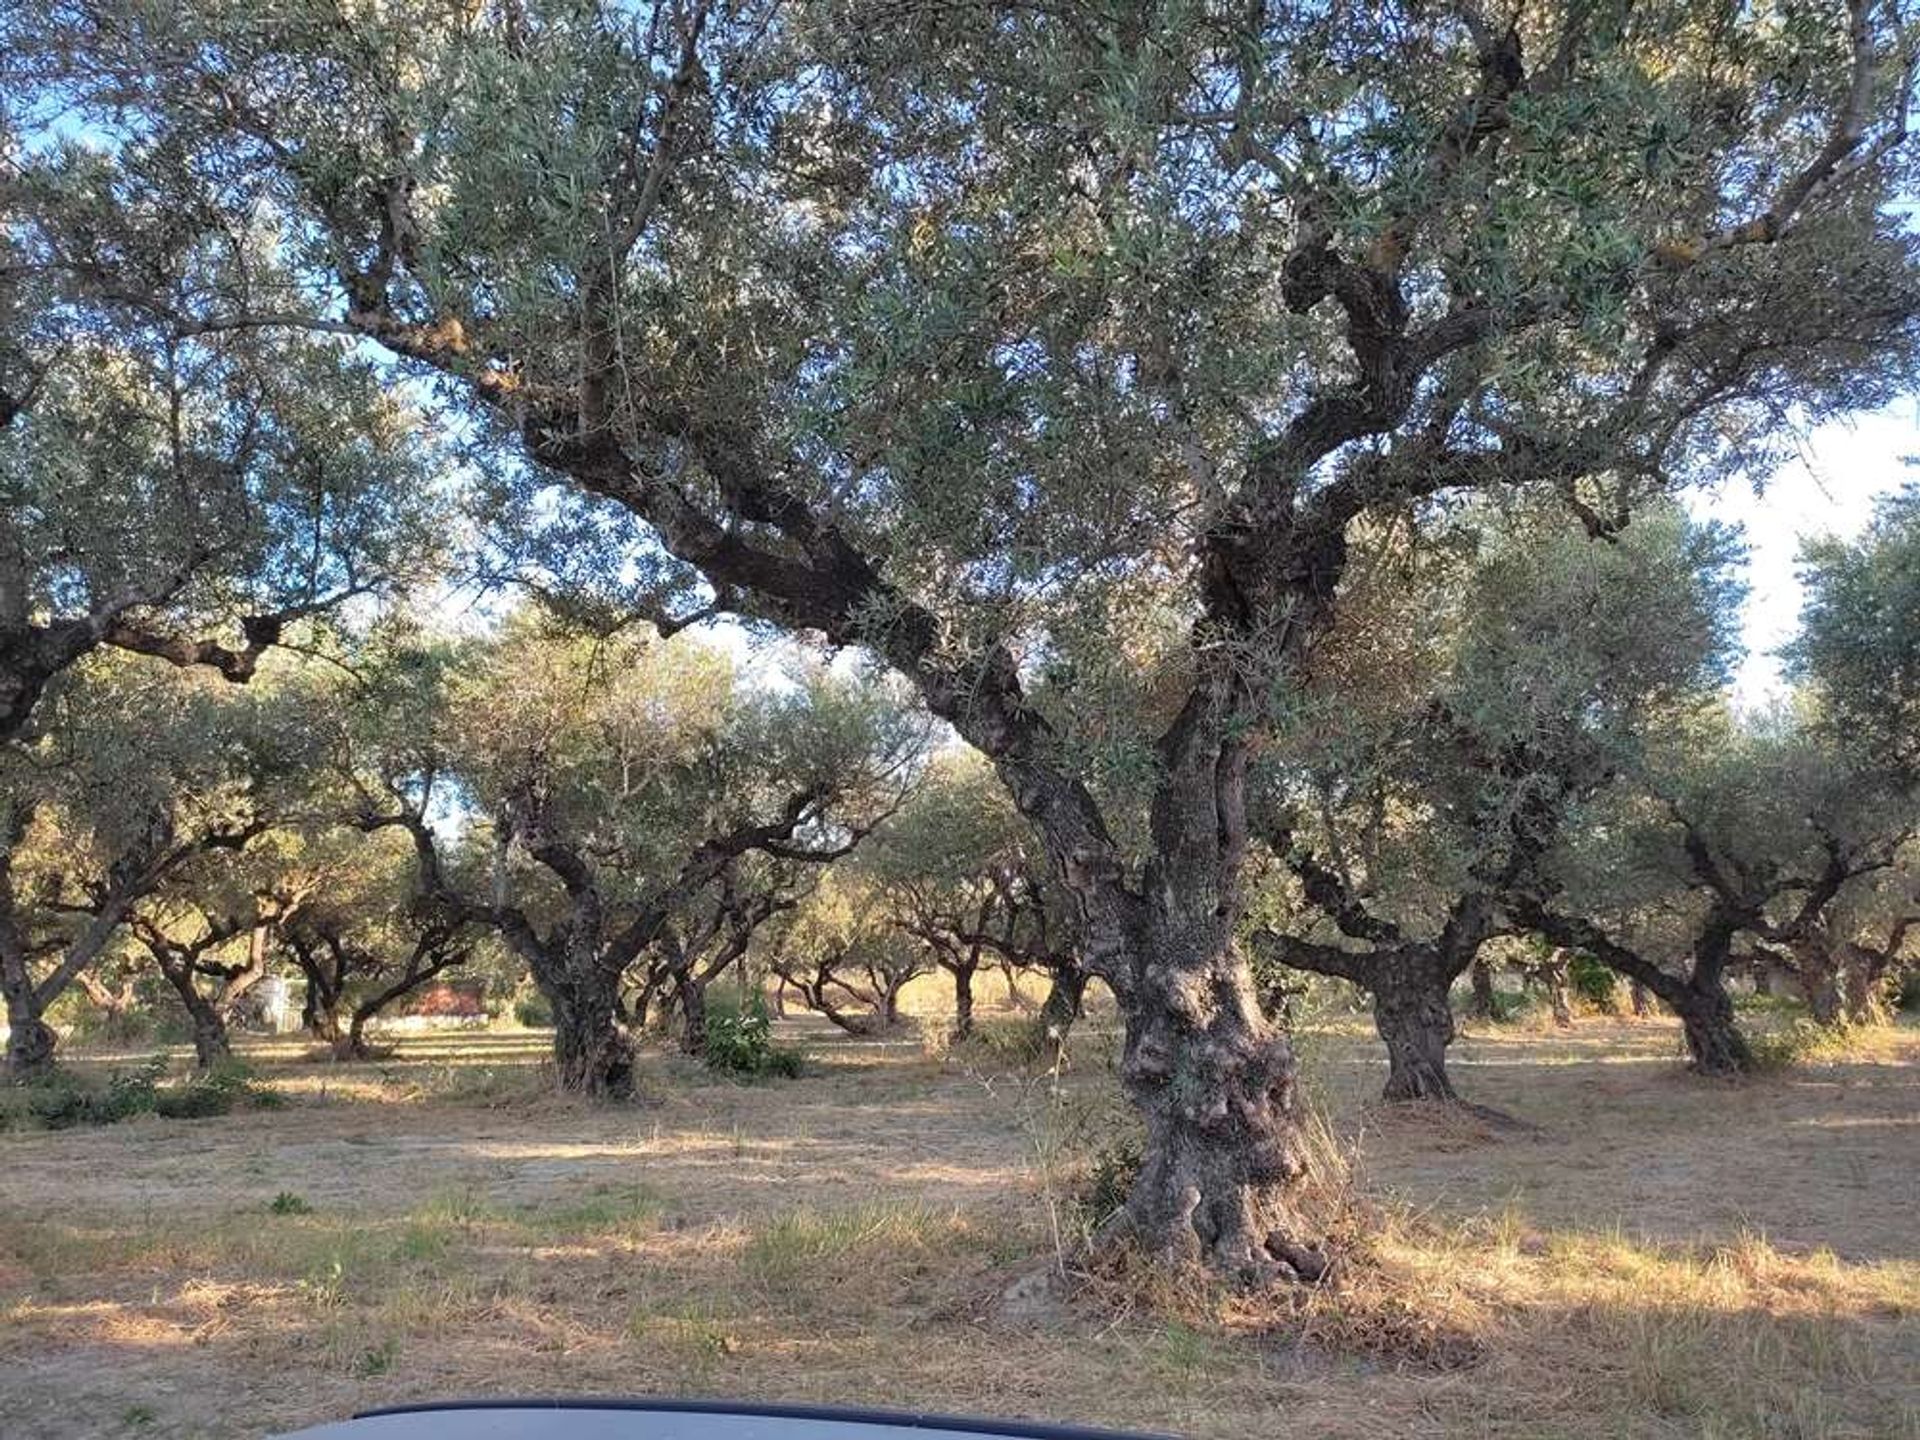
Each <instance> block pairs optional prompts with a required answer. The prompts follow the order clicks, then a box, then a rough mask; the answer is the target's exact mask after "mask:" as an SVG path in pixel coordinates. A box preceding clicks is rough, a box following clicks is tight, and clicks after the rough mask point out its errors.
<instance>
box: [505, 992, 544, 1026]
mask: <svg viewBox="0 0 1920 1440" xmlns="http://www.w3.org/2000/svg"><path fill="white" fill-rule="evenodd" d="M513 1018H514V1020H515V1021H516V1022H517V1023H518V1024H519V1025H521V1026H522V1027H524V1028H525V1029H528V1030H545V1029H548V1028H549V1027H551V1026H552V1024H553V1006H552V1004H551V1003H549V1001H548V1000H547V997H546V996H544V995H542V994H541V993H540V992H539V991H537V990H536V991H534V992H533V993H532V994H531V995H522V996H521V997H520V998H519V999H517V1000H515V1001H514V1002H513Z"/></svg>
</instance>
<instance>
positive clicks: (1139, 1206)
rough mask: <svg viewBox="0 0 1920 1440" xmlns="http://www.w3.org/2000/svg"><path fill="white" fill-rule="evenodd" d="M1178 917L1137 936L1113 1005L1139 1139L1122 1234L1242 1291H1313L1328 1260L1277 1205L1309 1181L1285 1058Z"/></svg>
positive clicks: (1244, 992)
mask: <svg viewBox="0 0 1920 1440" xmlns="http://www.w3.org/2000/svg"><path fill="white" fill-rule="evenodd" d="M1179 918H1180V917H1178V916H1166V917H1157V918H1156V922H1155V923H1153V924H1152V925H1151V926H1150V927H1149V928H1148V929H1147V931H1146V933H1145V934H1144V935H1143V936H1142V937H1141V940H1140V952H1139V954H1138V955H1137V956H1135V957H1132V958H1133V965H1132V968H1133V970H1134V972H1135V975H1136V977H1137V978H1136V979H1135V981H1134V985H1133V988H1132V989H1131V990H1130V992H1129V994H1128V995H1127V997H1126V999H1125V1000H1124V1001H1123V1002H1122V1010H1123V1012H1124V1014H1125V1016H1126V1048H1125V1051H1124V1054H1123V1058H1122V1061H1121V1072H1120V1073H1121V1079H1122V1082H1123V1084H1124V1085H1125V1088H1126V1092H1127V1095H1128V1097H1129V1098H1130V1099H1131V1100H1132V1101H1133V1103H1134V1104H1135V1105H1136V1106H1137V1107H1138V1108H1139V1111H1140V1114H1141V1116H1142V1118H1143V1119H1144V1121H1145V1122H1146V1131H1147V1138H1146V1145H1145V1148H1144V1151H1143V1158H1142V1162H1141V1166H1140V1173H1139V1175H1138V1177H1137V1179H1136V1180H1135V1182H1134V1186H1133V1189H1132V1192H1131V1193H1130V1194H1129V1196H1128V1198H1127V1203H1126V1208H1125V1212H1124V1214H1125V1219H1126V1224H1127V1227H1128V1228H1129V1229H1130V1230H1131V1231H1132V1233H1134V1234H1135V1235H1137V1236H1138V1237H1139V1238H1140V1239H1141V1240H1143V1241H1144V1242H1145V1243H1146V1245H1147V1246H1148V1248H1149V1249H1151V1250H1153V1251H1155V1252H1157V1253H1160V1254H1163V1255H1167V1256H1170V1257H1173V1258H1192V1259H1199V1260H1204V1261H1205V1262H1207V1263H1208V1264H1209V1265H1211V1266H1213V1267H1214V1268H1216V1269H1219V1270H1222V1271H1224V1272H1226V1273H1228V1274H1232V1275H1237V1276H1240V1277H1242V1278H1244V1279H1248V1280H1258V1279H1264V1278H1266V1277H1268V1276H1273V1275H1287V1276H1289V1277H1292V1278H1299V1279H1304V1280H1317V1279H1319V1278H1321V1276H1322V1275H1324V1274H1325V1272H1326V1269H1327V1265H1328V1260H1327V1257H1326V1255H1325V1254H1324V1253H1322V1252H1321V1251H1320V1250H1319V1249H1317V1248H1316V1247H1315V1246H1314V1245H1313V1244H1312V1243H1311V1241H1310V1240H1309V1239H1308V1238H1307V1237H1306V1235H1305V1234H1304V1233H1303V1231H1302V1225H1301V1219H1300V1217H1299V1216H1298V1215H1296V1214H1295V1212H1294V1210H1293V1208H1292V1206H1291V1205H1290V1203H1289V1197H1288V1194H1287V1192H1288V1189H1289V1187H1290V1186H1291V1185H1292V1184H1293V1183H1294V1182H1296V1181H1298V1180H1300V1179H1301V1178H1302V1177H1303V1176H1304V1175H1305V1174H1306V1171H1307V1156H1306V1150H1305V1146H1304V1144H1303V1143H1302V1134H1301V1121H1302V1113H1301V1105H1300V1095H1299V1085H1298V1080H1297V1073H1296V1065H1295V1060H1294V1055H1293V1050H1292V1047H1291V1046H1290V1045H1289V1044H1288V1042H1287V1038H1286V1036H1285V1035H1283V1034H1282V1033H1281V1032H1280V1031H1279V1029H1278V1028H1277V1027H1275V1026H1274V1025H1273V1024H1272V1023H1271V1022H1270V1021H1269V1020H1268V1019H1267V1017H1266V1016H1265V1015H1264V1014H1263V1013H1262V1012H1261V1009H1260V1005H1259V1002H1258V1000H1257V999H1256V997H1255V994H1254V986H1253V977H1252V974H1251V972H1250V971H1249V969H1248V967H1247V965H1246V962H1245V961H1244V960H1243V959H1242V958H1241V957H1240V955H1239V954H1238V952H1237V951H1236V950H1235V949H1234V948H1233V947H1232V946H1231V945H1230V944H1229V943H1228V939H1227V937H1226V936H1225V935H1224V934H1222V933H1220V930H1219V928H1218V926H1217V924H1213V923H1207V922H1206V921H1201V922H1199V923H1191V922H1190V923H1188V924H1184V925H1182V924H1180V923H1178V921H1179ZM1169 922H1172V923H1169Z"/></svg>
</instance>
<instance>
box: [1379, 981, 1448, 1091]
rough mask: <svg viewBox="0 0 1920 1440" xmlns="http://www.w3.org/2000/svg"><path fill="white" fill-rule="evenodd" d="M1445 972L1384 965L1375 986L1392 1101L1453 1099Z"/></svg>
mask: <svg viewBox="0 0 1920 1440" xmlns="http://www.w3.org/2000/svg"><path fill="white" fill-rule="evenodd" d="M1447 989H1448V982H1447V977H1445V976H1443V975H1439V974H1437V973H1435V972H1431V971H1426V970H1415V969H1408V970H1406V971H1404V972H1401V973H1394V967H1391V966H1389V967H1386V969H1385V971H1384V973H1383V975H1382V977H1381V980H1380V982H1379V983H1378V984H1376V985H1375V986H1374V988H1373V1023H1374V1026H1375V1028H1376V1029H1378V1030H1379V1032H1380V1038H1381V1039H1382V1040H1383V1041H1385V1042H1386V1046H1387V1084H1386V1089H1385V1091H1384V1098H1385V1099H1388V1100H1454V1099H1457V1098H1458V1097H1457V1096H1456V1095H1455V1094H1454V1090H1453V1082H1452V1081H1451V1080H1449V1079H1448V1078H1447V1046H1448V1045H1450V1044H1452V1043H1453V1036H1454V1028H1453V1007H1452V1005H1451V1004H1450V1003H1449V1001H1448V997H1447Z"/></svg>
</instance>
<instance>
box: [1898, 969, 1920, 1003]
mask: <svg viewBox="0 0 1920 1440" xmlns="http://www.w3.org/2000/svg"><path fill="white" fill-rule="evenodd" d="M1893 1008H1894V1009H1896V1010H1899V1011H1901V1012H1902V1013H1903V1014H1907V1015H1914V1014H1920V966H1915V967H1914V968H1913V969H1911V970H1908V971H1907V972H1906V973H1905V974H1904V975H1902V976H1901V977H1900V988H1899V989H1898V990H1896V991H1895V992H1894V997H1893Z"/></svg>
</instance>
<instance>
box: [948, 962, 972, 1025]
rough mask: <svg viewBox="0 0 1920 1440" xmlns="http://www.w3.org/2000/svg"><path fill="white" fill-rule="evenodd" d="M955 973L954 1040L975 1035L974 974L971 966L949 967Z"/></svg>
mask: <svg viewBox="0 0 1920 1440" xmlns="http://www.w3.org/2000/svg"><path fill="white" fill-rule="evenodd" d="M949 968H950V969H951V971H952V973H953V1038H954V1039H956V1040H964V1039H966V1038H967V1037H968V1036H969V1035H971V1034H973V972H974V967H973V966H971V965H954V966H951V967H949Z"/></svg>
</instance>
